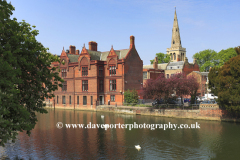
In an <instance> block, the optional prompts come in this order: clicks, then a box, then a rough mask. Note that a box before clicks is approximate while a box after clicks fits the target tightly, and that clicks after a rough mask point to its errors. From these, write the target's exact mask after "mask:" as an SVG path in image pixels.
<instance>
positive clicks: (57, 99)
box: [57, 96, 58, 104]
mask: <svg viewBox="0 0 240 160" xmlns="http://www.w3.org/2000/svg"><path fill="white" fill-rule="evenodd" d="M57 104H58V96H57Z"/></svg>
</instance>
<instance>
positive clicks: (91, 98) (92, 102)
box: [91, 96, 93, 105]
mask: <svg viewBox="0 0 240 160" xmlns="http://www.w3.org/2000/svg"><path fill="white" fill-rule="evenodd" d="M91 105H93V96H91Z"/></svg>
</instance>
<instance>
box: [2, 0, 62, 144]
mask: <svg viewBox="0 0 240 160" xmlns="http://www.w3.org/2000/svg"><path fill="white" fill-rule="evenodd" d="M13 10H14V7H13V6H12V5H11V4H10V3H7V1H5V0H0V66H1V67H0V115H1V116H0V145H1V146H4V144H5V143H6V142H7V141H8V140H12V141H13V142H14V140H15V139H16V136H17V134H18V132H19V131H20V132H22V131H27V134H28V135H30V133H31V132H30V131H31V130H32V129H33V128H34V126H35V124H36V122H37V118H36V114H35V113H36V112H40V113H47V111H46V110H45V109H44V108H43V107H44V106H45V105H44V100H45V98H52V97H53V96H54V95H53V94H52V91H54V90H56V89H57V88H58V86H61V84H59V81H60V82H63V80H62V79H61V78H60V77H59V76H58V74H59V73H58V72H56V68H51V63H52V62H53V61H59V59H58V57H57V56H53V55H52V54H50V53H48V52H47V50H48V49H47V48H44V46H43V45H42V44H41V43H39V42H38V41H37V40H36V38H35V37H36V36H37V35H38V31H37V30H35V29H32V27H33V28H35V26H32V27H31V26H30V25H29V24H28V23H26V22H25V21H22V22H17V19H16V18H13V19H11V18H10V16H11V15H12V11H13Z"/></svg>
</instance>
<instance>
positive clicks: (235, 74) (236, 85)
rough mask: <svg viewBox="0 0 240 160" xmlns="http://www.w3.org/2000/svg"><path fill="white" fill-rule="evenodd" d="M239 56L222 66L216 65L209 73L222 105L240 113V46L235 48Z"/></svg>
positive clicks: (211, 84)
mask: <svg viewBox="0 0 240 160" xmlns="http://www.w3.org/2000/svg"><path fill="white" fill-rule="evenodd" d="M235 50H236V52H237V54H238V55H237V56H236V57H233V58H231V59H230V60H229V61H227V62H226V63H224V65H223V66H222V67H220V68H217V67H214V68H213V69H211V71H210V73H209V87H210V89H211V90H212V91H213V93H214V94H216V95H218V102H219V104H220V106H222V107H224V108H226V109H227V110H228V111H230V112H232V113H235V114H236V115H238V116H239V114H240V78H239V75H240V55H239V53H240V52H239V51H240V47H237V48H235Z"/></svg>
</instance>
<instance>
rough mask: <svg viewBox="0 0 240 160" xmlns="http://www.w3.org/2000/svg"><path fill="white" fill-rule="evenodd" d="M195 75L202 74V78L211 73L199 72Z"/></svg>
mask: <svg viewBox="0 0 240 160" xmlns="http://www.w3.org/2000/svg"><path fill="white" fill-rule="evenodd" d="M193 72H195V73H198V74H201V75H202V76H208V73H209V72H199V71H193Z"/></svg>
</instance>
